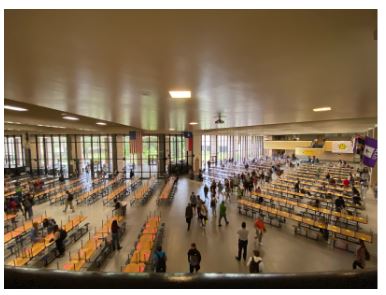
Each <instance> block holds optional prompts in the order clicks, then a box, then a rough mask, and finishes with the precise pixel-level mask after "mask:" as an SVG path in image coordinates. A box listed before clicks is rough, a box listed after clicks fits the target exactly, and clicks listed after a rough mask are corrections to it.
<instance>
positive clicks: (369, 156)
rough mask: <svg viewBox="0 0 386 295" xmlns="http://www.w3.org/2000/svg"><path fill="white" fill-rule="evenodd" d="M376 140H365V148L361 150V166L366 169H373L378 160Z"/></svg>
mask: <svg viewBox="0 0 386 295" xmlns="http://www.w3.org/2000/svg"><path fill="white" fill-rule="evenodd" d="M377 148H378V144H377V140H376V139H374V138H371V137H367V136H366V138H365V147H364V150H363V164H365V165H366V166H368V167H374V166H375V164H376V163H377V158H378V151H377Z"/></svg>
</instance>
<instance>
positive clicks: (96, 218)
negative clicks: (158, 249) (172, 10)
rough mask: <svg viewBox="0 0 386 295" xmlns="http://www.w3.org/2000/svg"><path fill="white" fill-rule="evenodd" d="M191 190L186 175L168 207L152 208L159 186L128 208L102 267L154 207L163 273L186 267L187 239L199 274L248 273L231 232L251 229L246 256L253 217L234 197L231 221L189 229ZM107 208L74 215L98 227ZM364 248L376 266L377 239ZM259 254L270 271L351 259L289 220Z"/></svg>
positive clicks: (109, 267) (121, 261) (111, 267)
mask: <svg viewBox="0 0 386 295" xmlns="http://www.w3.org/2000/svg"><path fill="white" fill-rule="evenodd" d="M159 189H160V188H159ZM192 191H194V192H197V193H198V192H199V193H200V194H201V195H202V196H203V188H202V184H201V183H199V182H196V181H191V180H189V179H187V178H181V179H180V180H179V182H178V188H177V192H176V195H175V199H174V200H173V202H172V203H171V204H170V205H163V206H160V207H158V206H157V204H156V196H157V193H159V190H158V191H157V192H156V193H155V195H154V196H153V197H152V198H151V199H150V200H149V202H148V203H147V204H146V205H144V206H141V205H139V206H135V207H128V208H127V216H126V223H127V229H126V233H125V235H124V237H123V241H122V243H121V246H122V247H123V248H122V250H120V251H119V252H116V253H115V254H113V255H112V257H111V258H108V259H107V261H106V263H105V265H104V266H103V267H102V268H101V271H109V272H110V271H112V272H119V271H120V270H121V266H123V265H125V261H126V259H127V256H128V253H129V251H130V250H131V248H132V247H133V244H134V241H135V239H136V237H137V235H138V234H139V231H140V228H141V226H142V225H143V223H144V221H145V219H146V216H147V215H148V214H150V213H151V212H154V211H157V212H160V213H161V216H162V217H161V220H162V222H164V223H165V236H164V240H163V247H164V250H165V251H166V254H167V256H168V261H167V268H168V269H167V270H168V272H186V271H188V262H187V251H188V249H189V246H190V243H192V242H195V243H196V244H197V247H198V249H199V251H200V252H201V255H202V264H201V271H202V272H224V273H238V272H248V268H247V267H246V265H245V263H244V262H243V261H241V262H238V261H237V260H236V259H235V255H236V252H237V234H236V232H237V230H238V229H239V228H240V224H241V222H242V221H246V222H247V229H249V230H250V234H249V241H250V242H249V245H248V255H250V254H251V253H252V247H253V246H252V240H253V236H254V235H253V232H254V231H253V228H252V226H253V221H252V219H251V218H247V217H244V216H241V215H239V214H238V210H237V201H236V199H235V197H233V199H232V200H231V202H230V203H229V204H228V205H229V207H228V219H229V221H230V224H229V225H228V226H225V225H223V226H222V227H218V225H217V222H216V220H215V219H214V218H212V216H211V215H210V216H209V221H208V224H207V226H206V228H205V229H203V228H201V227H200V226H199V225H198V222H197V219H196V218H194V219H193V223H192V227H191V230H190V231H189V232H187V230H186V223H185V217H184V213H185V207H186V204H187V202H188V199H189V195H190V193H191V192H192ZM376 203H377V202H376V200H375V199H374V197H373V195H372V193H371V192H370V191H369V193H368V196H367V198H366V206H367V210H366V214H368V215H369V225H367V226H366V229H372V230H373V231H374V233H375V236H376V229H377V227H376V223H377V215H376V214H377V205H376ZM208 205H209V204H208ZM62 210H63V206H59V205H49V204H48V203H44V204H42V205H37V206H35V208H34V215H35V216H37V215H39V214H41V213H43V212H44V211H46V212H47V214H48V215H49V216H53V217H54V218H55V219H56V220H57V221H60V220H61V219H62V220H63V221H64V220H65V219H66V218H68V216H70V214H69V213H67V214H66V213H63V212H62ZM111 210H112V208H111V207H106V206H103V204H102V201H101V200H98V201H97V202H96V203H94V204H93V205H91V206H87V205H82V206H79V207H76V213H78V212H82V213H83V214H85V215H86V216H87V221H88V222H89V223H90V225H91V226H92V227H93V228H95V227H100V226H101V220H102V218H105V219H106V217H107V216H111ZM76 213H75V214H76ZM84 239H86V238H84ZM375 241H376V237H375ZM79 247H80V242H78V243H77V244H74V245H72V246H71V247H69V249H67V250H66V254H67V255H68V251H76V250H77V249H79ZM369 250H370V253H371V254H372V259H371V261H369V262H368V263H367V267H373V266H376V253H377V252H376V243H374V244H372V245H370V246H369ZM261 252H262V255H263V259H264V264H265V272H270V273H278V272H284V273H285V272H313V271H336V270H350V269H351V264H352V261H353V259H354V254H352V253H349V252H346V251H342V250H338V249H333V248H331V247H330V246H329V245H327V244H326V243H325V242H322V241H319V242H318V241H313V240H308V239H306V238H304V237H298V236H295V235H294V234H293V229H292V223H290V222H289V223H287V224H286V225H285V226H284V227H282V228H280V229H278V228H275V227H271V226H269V225H268V226H267V233H266V235H265V236H264V240H263V245H262V246H261ZM66 261H68V256H65V257H64V258H62V259H59V260H57V261H55V262H53V263H52V264H51V265H50V266H49V268H57V267H58V266H59V268H60V267H61V266H62V265H63V263H64V262H66Z"/></svg>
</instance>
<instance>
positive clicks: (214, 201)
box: [210, 196, 217, 217]
mask: <svg viewBox="0 0 386 295" xmlns="http://www.w3.org/2000/svg"><path fill="white" fill-rule="evenodd" d="M216 207H217V199H216V197H214V196H213V197H212V198H211V199H210V209H211V210H212V215H213V216H215V217H216Z"/></svg>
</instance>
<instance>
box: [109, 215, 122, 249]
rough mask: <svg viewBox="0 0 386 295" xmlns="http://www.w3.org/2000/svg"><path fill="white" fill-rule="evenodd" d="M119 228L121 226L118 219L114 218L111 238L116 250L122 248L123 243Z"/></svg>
mask: <svg viewBox="0 0 386 295" xmlns="http://www.w3.org/2000/svg"><path fill="white" fill-rule="evenodd" d="M119 229H120V227H119V225H118V221H117V220H116V219H114V220H113V222H112V223H111V238H112V244H113V251H115V249H118V250H121V249H122V247H121V245H119Z"/></svg>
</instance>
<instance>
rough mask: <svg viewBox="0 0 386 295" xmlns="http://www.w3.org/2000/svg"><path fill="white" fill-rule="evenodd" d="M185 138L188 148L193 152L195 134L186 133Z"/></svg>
mask: <svg viewBox="0 0 386 295" xmlns="http://www.w3.org/2000/svg"><path fill="white" fill-rule="evenodd" d="M184 137H185V138H186V146H187V150H188V151H189V152H191V151H193V133H192V132H190V131H184Z"/></svg>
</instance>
